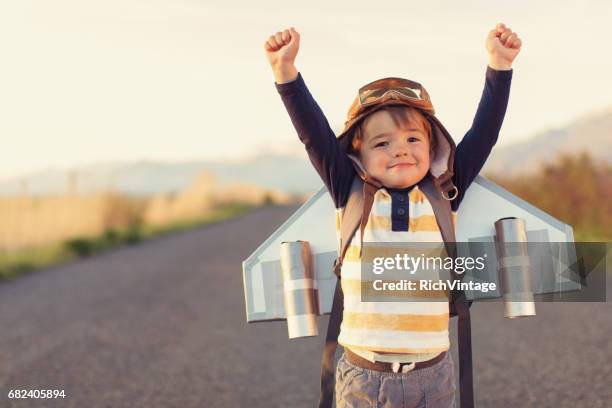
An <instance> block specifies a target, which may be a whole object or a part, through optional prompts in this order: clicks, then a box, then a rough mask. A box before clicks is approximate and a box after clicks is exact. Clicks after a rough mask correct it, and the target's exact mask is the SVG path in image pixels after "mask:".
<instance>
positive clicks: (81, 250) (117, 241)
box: [0, 204, 256, 281]
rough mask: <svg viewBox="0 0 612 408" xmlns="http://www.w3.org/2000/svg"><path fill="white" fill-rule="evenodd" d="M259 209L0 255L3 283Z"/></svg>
mask: <svg viewBox="0 0 612 408" xmlns="http://www.w3.org/2000/svg"><path fill="white" fill-rule="evenodd" d="M254 208H256V206H252V205H244V204H232V205H226V206H223V207H220V208H217V209H215V210H214V211H213V213H212V214H210V215H208V216H206V217H202V218H198V219H195V220H190V221H186V222H180V223H174V224H171V225H167V226H164V227H151V226H143V225H132V226H131V227H129V228H126V229H124V230H113V229H109V230H107V231H105V232H104V233H103V234H102V235H100V236H97V237H80V238H74V239H70V240H68V241H64V242H59V243H55V244H51V245H46V246H43V247H37V248H28V249H23V250H19V251H10V252H7V251H0V281H2V280H8V279H13V278H16V277H17V276H19V275H22V274H24V273H27V272H32V271H35V270H38V269H43V268H47V267H50V266H53V265H58V264H62V263H65V262H68V261H71V260H74V259H77V258H84V257H88V256H91V255H94V254H96V253H100V252H102V251H105V250H108V249H110V248H114V247H117V246H120V245H134V244H137V243H139V242H141V241H144V240H147V239H150V238H153V237H157V236H160V235H166V234H171V233H175V232H179V231H185V230H189V229H193V228H197V227H202V226H205V225H208V224H213V223H217V222H221V221H224V220H227V219H230V218H234V217H237V216H239V215H242V214H245V213H247V212H249V211H251V210H253V209H254Z"/></svg>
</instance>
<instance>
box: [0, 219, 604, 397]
mask: <svg viewBox="0 0 612 408" xmlns="http://www.w3.org/2000/svg"><path fill="white" fill-rule="evenodd" d="M295 208H296V207H268V208H264V209H261V210H257V211H256V212H254V213H251V214H248V215H246V216H243V217H240V218H237V219H234V220H231V221H227V222H224V223H222V224H217V225H212V226H208V227H205V228H201V229H198V230H194V231H189V232H183V233H178V234H175V235H172V236H167V237H161V238H157V239H154V240H151V241H148V242H145V243H142V244H140V245H136V246H131V247H124V248H119V249H116V250H113V251H109V252H107V253H104V254H101V255H98V256H95V257H93V258H90V259H85V260H79V261H76V262H73V263H71V264H68V265H64V266H61V267H55V268H50V269H48V270H45V271H41V272H38V273H33V274H29V275H26V276H23V277H21V278H19V279H17V280H15V281H12V282H6V283H0V391H2V395H0V407H79V408H81V407H88V408H96V407H181V408H187V407H254V408H258V407H313V406H315V405H316V402H317V400H318V387H319V369H320V367H319V364H320V356H321V350H322V345H323V340H324V339H323V335H320V336H318V337H316V338H308V339H301V340H292V341H289V340H288V339H287V331H286V326H285V324H284V323H279V322H270V323H257V324H247V323H245V311H244V300H243V288H242V272H241V262H242V260H243V259H245V258H246V257H247V256H248V255H249V254H250V253H251V252H252V251H253V250H254V249H255V248H256V247H257V245H258V244H259V243H260V242H261V241H262V240H263V239H264V238H265V237H267V236H268V235H269V234H270V233H271V232H272V231H274V229H276V227H277V226H278V225H279V224H280V223H281V222H282V221H283V220H285V219H286V218H287V217H288V216H289V215H290V214H291V213H292V212H293V211H294V210H295ZM611 280H612V279H609V280H608V290H610V287H611V285H610V281H611ZM472 311H473V333H474V335H473V345H474V354H475V384H476V385H475V388H476V399H477V403H478V406H482V407H604V406H608V407H609V406H612V392H611V390H612V368H611V365H610V364H609V362H608V360H609V359H610V357H612V305H611V304H610V303H605V304H604V303H592V304H582V303H581V304H578V303H573V304H543V303H539V304H538V305H537V313H538V315H537V316H536V317H534V318H529V319H524V320H518V321H508V320H506V319H504V318H503V313H502V309H501V304H498V303H486V304H485V303H480V304H477V305H475V306H474V307H472ZM319 323H320V326H319V328H320V332H321V333H324V332H325V328H326V325H327V317H324V318H321V319H320V322H319ZM453 326H454V321H453ZM453 330H454V327H453ZM453 333H454V331H453ZM454 357H456V353H455V354H454ZM15 388H18V389H63V390H65V392H66V398H65V399H57V400H40V399H39V400H10V401H9V400H8V399H7V398H6V394H7V392H8V390H9V389H15Z"/></svg>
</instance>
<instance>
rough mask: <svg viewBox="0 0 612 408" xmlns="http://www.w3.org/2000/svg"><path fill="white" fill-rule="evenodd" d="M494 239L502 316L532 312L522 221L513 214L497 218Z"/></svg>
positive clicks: (511, 317) (525, 233) (527, 257)
mask: <svg viewBox="0 0 612 408" xmlns="http://www.w3.org/2000/svg"><path fill="white" fill-rule="evenodd" d="M495 243H496V249H497V262H498V273H499V281H500V283H501V290H502V299H503V301H504V316H505V317H507V318H509V319H514V318H517V317H523V316H535V314H536V312H535V302H534V298H533V290H532V288H531V267H530V261H529V250H528V247H527V245H528V244H527V230H526V228H525V221H524V220H523V219H520V218H516V217H506V218H501V219H499V220H497V221H496V222H495Z"/></svg>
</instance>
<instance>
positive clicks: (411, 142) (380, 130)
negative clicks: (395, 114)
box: [359, 110, 430, 188]
mask: <svg viewBox="0 0 612 408" xmlns="http://www.w3.org/2000/svg"><path fill="white" fill-rule="evenodd" d="M415 119H416V118H415ZM422 119H423V120H426V119H425V118H422ZM362 130H363V143H362V145H361V148H360V150H359V155H360V159H361V162H362V164H363V166H364V168H365V170H366V172H367V173H368V174H369V175H370V176H372V177H374V178H376V179H377V180H379V181H380V182H381V183H382V184H383V186H385V187H389V188H407V187H410V186H413V185H415V184H416V183H418V182H419V181H421V180H422V179H423V177H425V175H426V174H427V172H428V171H429V160H430V159H429V146H430V143H429V135H428V133H427V131H426V130H425V127H424V126H423V123H422V121H421V120H412V118H411V120H410V121H409V122H408V123H406V126H403V127H401V128H400V127H398V126H397V125H396V124H395V122H394V120H393V118H392V117H391V115H390V114H389V112H387V111H385V110H379V111H377V112H374V113H373V114H371V115H370V116H368V117H367V118H366V119H365V121H364V123H363V125H362Z"/></svg>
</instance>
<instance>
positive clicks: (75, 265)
mask: <svg viewBox="0 0 612 408" xmlns="http://www.w3.org/2000/svg"><path fill="white" fill-rule="evenodd" d="M610 15H612V3H610V2H608V1H604V0H601V1H594V0H593V1H581V2H575V1H565V0H563V1H552V0H546V1H539V2H532V1H527V0H518V1H511V2H497V1H493V2H492V1H462V2H450V1H430V2H426V3H423V2H397V3H393V4H385V6H384V7H382V6H381V7H374V6H373V4H372V2H365V1H363V2H362V1H351V2H341V1H339V2H328V1H320V0H313V1H308V2H294V3H287V2H270V1H258V2H247V1H244V0H242V1H223V2H220V1H214V0H213V1H202V0H172V1H170V0H149V1H144V0H106V1H82V0H80V1H77V0H57V1H53V2H48V1H43V0H20V1H18V2H7V1H4V2H1V3H0V38H2V41H0V55H1V58H2V63H1V64H0V90H1V91H0V138H1V140H2V149H0V330H2V334H0V390H2V388H3V387H4V388H5V389H8V388H9V387H21V388H23V387H25V386H29V387H30V388H40V387H41V386H43V385H47V386H48V387H51V388H61V387H66V388H67V389H69V390H70V395H71V396H72V399H70V401H71V402H70V404H74V405H70V404H69V403H68V402H67V401H64V403H65V404H64V405H61V406H91V407H93V406H131V407H136V406H146V407H151V406H164V407H165V406H181V407H187V406H243V405H244V406H246V405H249V406H253V407H255V406H312V405H314V402H313V401H314V400H315V399H316V396H317V395H318V392H317V386H318V385H317V381H318V378H317V375H318V369H319V367H318V354H317V358H314V359H313V358H312V353H320V350H321V340H322V338H321V336H319V338H318V339H312V340H308V341H305V342H302V343H288V342H287V338H286V329H285V326H284V325H282V326H281V325H272V324H269V325H267V324H259V325H255V326H256V327H252V326H250V327H249V328H248V329H247V327H246V323H244V305H243V304H242V303H241V302H242V292H241V291H242V280H241V279H242V278H241V265H240V263H241V261H242V260H243V259H245V258H246V256H248V255H249V254H250V253H252V252H253V251H254V250H255V248H256V247H257V246H258V245H259V244H260V243H261V242H262V241H263V240H264V239H265V238H266V237H267V236H268V235H269V234H270V233H271V232H272V231H274V229H275V228H277V227H278V226H279V225H280V224H281V223H282V222H283V221H284V220H285V219H286V218H287V217H288V216H289V215H290V214H291V213H292V212H293V211H295V209H296V208H297V206H298V205H299V204H300V203H303V202H304V201H305V200H306V199H307V198H308V197H309V196H310V195H311V194H312V193H313V192H314V191H316V190H317V189H318V188H319V187H320V186H321V182H320V180H319V178H318V176H317V175H316V173H315V172H314V170H313V169H312V166H311V164H310V162H309V160H308V158H307V156H306V154H305V152H304V148H303V146H302V145H301V143H300V142H299V140H298V139H297V137H296V134H295V131H294V129H293V127H292V124H291V122H290V120H289V117H288V115H287V113H286V111H285V109H284V107H283V105H282V103H281V100H280V97H279V95H278V94H277V92H276V89H275V87H274V80H273V76H272V74H271V72H270V69H269V67H268V65H267V60H266V58H265V55H264V51H263V44H264V41H265V40H266V39H267V38H268V36H269V35H271V34H273V33H275V32H276V31H278V30H280V29H283V28H287V27H289V26H294V27H295V28H296V29H297V30H298V31H299V32H300V33H301V38H302V40H301V47H300V53H299V56H298V59H297V66H298V69H299V70H300V72H301V73H302V75H303V77H304V79H305V81H306V84H307V85H308V87H309V89H310V91H311V92H312V94H313V95H314V97H315V99H316V100H317V102H318V103H319V105H320V106H321V108H322V109H323V111H324V112H325V114H326V116H327V118H328V121H329V123H330V125H331V127H332V128H333V129H334V131H336V132H338V131H339V130H340V129H342V126H343V123H344V119H345V115H346V112H347V110H348V107H349V105H350V103H351V101H352V99H353V97H354V95H355V93H356V91H357V89H358V88H359V87H360V86H361V85H363V84H365V83H367V82H370V81H372V80H374V79H378V78H381V77H386V76H400V77H406V78H410V79H414V80H417V81H419V82H421V83H423V84H424V85H425V86H426V87H427V89H428V91H429V93H430V95H431V96H432V100H433V102H434V105H435V107H436V111H437V116H438V117H439V118H440V120H441V121H442V123H444V124H445V126H446V127H447V128H448V129H449V131H450V132H451V134H452V135H453V137H454V139H455V141H456V142H457V143H458V142H460V140H461V138H462V137H463V135H464V134H465V132H466V131H467V130H468V129H469V127H470V125H471V122H472V119H473V117H474V114H475V112H476V107H477V104H478V101H479V99H480V95H481V92H482V89H483V85H484V74H485V69H486V63H487V55H486V51H485V47H484V42H485V37H486V35H487V32H488V31H489V30H490V29H492V28H493V27H494V26H495V24H496V23H498V22H504V23H506V24H507V25H508V26H509V27H510V28H512V29H513V30H514V31H516V32H517V33H518V34H519V36H520V37H521V38H522V40H523V44H524V45H523V49H522V51H521V53H520V55H519V56H518V58H517V60H516V62H515V64H514V74H513V81H512V88H511V96H510V102H509V105H508V110H507V114H506V117H505V120H504V125H503V128H502V130H501V134H500V137H499V141H498V144H497V146H496V147H495V149H494V151H493V154H492V155H491V157H490V158H489V160H488V162H487V164H486V165H485V168H484V169H483V171H482V173H481V174H483V175H484V176H486V177H489V178H491V179H492V180H494V181H495V182H496V183H498V184H500V185H501V186H502V187H504V188H506V189H507V190H509V191H510V192H512V193H514V194H516V195H518V196H519V197H521V198H523V199H525V200H527V201H529V202H530V203H532V204H533V205H535V206H536V207H539V208H540V209H542V210H544V211H546V212H548V213H549V214H551V215H552V216H554V217H556V218H558V219H560V220H562V221H563V222H566V223H568V224H570V225H572V226H573V228H574V235H575V237H576V240H580V241H610V240H611V239H612V155H611V154H610V152H611V151H612V86H611V83H610V72H612V54H611V53H610V52H608V50H609V41H608V38H609V32H608V31H609V30H608V29H607V27H609V16H610ZM93 255H96V256H93ZM32 271H41V273H37V274H30V273H27V272H32ZM42 272H44V273H42ZM17 278H18V279H17ZM229 293H232V294H233V295H232V296H228V294H229ZM554 306H555V307H563V305H560V306H558V305H554ZM593 307H599V306H593ZM601 307H606V305H604V306H601ZM601 307H600V309H596V310H595V309H593V308H586V307H584V308H582V309H581V308H579V307H574V305H571V308H570V307H569V306H567V307H566V308H565V309H564V312H563V313H565V314H559V313H558V311H559V310H560V309H559V308H555V309H553V308H550V310H548V312H546V311H545V309H544V307H542V311H543V313H542V316H546V317H544V318H542V320H535V319H534V320H532V321H531V323H529V322H527V323H516V325H521V324H522V325H523V326H522V327H524V328H525V330H526V331H517V330H516V327H519V326H513V327H515V331H512V330H511V329H508V326H507V325H506V324H505V323H500V322H498V323H499V325H498V326H496V328H495V329H494V330H493V332H494V333H495V336H491V334H490V333H491V332H492V330H491V328H490V327H489V326H485V325H484V324H482V325H480V326H479V324H480V323H475V326H474V330H475V332H477V333H479V334H480V337H478V336H476V337H475V339H476V340H475V342H476V343H478V342H479V341H480V342H481V344H480V345H481V346H482V347H483V348H485V345H484V343H485V341H483V340H478V339H487V341H490V343H491V345H490V347H489V348H488V349H487V350H488V351H487V353H488V354H478V355H479V356H480V355H485V356H486V357H477V359H480V360H478V361H477V366H478V364H480V367H481V368H482V367H485V366H487V367H488V365H487V364H489V363H490V362H491V361H497V363H499V364H498V365H496V367H498V366H500V364H505V363H507V362H508V361H509V359H512V356H516V355H519V354H520V355H523V356H525V355H526V354H525V353H527V352H532V351H533V350H536V351H534V352H533V356H534V358H535V359H536V360H537V357H540V358H541V362H542V365H540V366H538V370H539V371H537V376H538V378H539V381H542V384H544V388H542V389H541V391H542V393H541V394H538V391H534V390H533V388H531V387H530V380H529V376H524V375H523V373H524V372H527V371H531V370H532V366H531V365H530V364H531V363H530V361H536V360H528V359H523V360H521V363H520V364H523V363H524V364H525V366H521V367H522V368H521V370H522V371H520V372H518V373H517V372H516V371H511V370H510V371H508V372H507V377H506V378H505V380H504V381H505V382H502V381H501V380H500V379H499V378H500V377H499V372H498V371H486V370H485V371H479V372H481V374H480V375H481V377H480V378H481V380H482V381H483V384H484V382H486V381H488V382H487V385H486V387H485V386H481V387H480V388H479V390H480V391H479V392H478V398H480V402H481V404H479V405H481V406H513V405H515V406H525V404H526V405H528V406H553V405H554V406H581V405H580V404H579V403H577V402H576V401H582V402H584V403H586V404H587V405H582V406H605V403H604V402H602V401H610V399H609V398H607V396H606V395H608V396H609V390H608V391H606V390H607V389H608V387H606V386H605V383H606V381H605V379H606V378H610V377H609V376H610V375H612V373H611V372H610V369H609V368H608V367H607V366H606V367H603V366H600V365H598V361H599V360H598V359H597V358H596V356H597V355H598V354H601V353H603V354H604V355H606V353H607V355H609V353H610V352H612V350H610V344H612V343H611V342H609V335H610V327H609V320H605V319H606V318H607V319H609V310H608V309H605V310H604V309H602V308H601ZM483 313H490V315H489V314H488V315H487V316H486V318H485V319H481V320H477V319H475V320H474V321H475V322H477V321H479V322H485V321H486V322H490V321H491V320H494V319H495V318H497V317H499V318H500V319H501V312H499V313H498V312H497V311H490V309H487V310H486V311H484V312H483ZM538 313H540V311H538ZM546 313H548V315H547V314H546ZM501 320H503V319H501ZM536 322H537V323H536ZM587 322H589V323H588V325H587ZM606 322H607V323H606ZM530 325H531V326H530ZM321 327H322V329H321V330H322V331H323V327H324V322H322V323H321ZM6 328H10V330H7V329H6ZM504 330H506V331H504ZM526 333H528V334H529V336H531V337H529V342H530V343H529V344H530V345H532V346H533V348H532V349H530V350H526V349H525V348H524V347H525V346H524V342H523V341H524V339H525V338H526V337H525V336H526V335H527V334H526ZM561 333H562V334H563V335H561ZM568 333H573V334H572V335H571V336H574V337H572V338H571V339H569V340H568V337H567V336H570V334H568ZM581 333H589V335H588V336H582V335H581ZM564 336H566V337H564ZM509 338H513V339H514V340H516V341H515V342H510V341H508V339H509ZM585 338H586V339H587V340H586V344H584V343H583V342H584V341H585ZM576 343H580V348H579V350H581V351H582V353H583V354H580V353H579V352H577V351H576V349H575V348H573V347H572V345H575V344H576ZM499 344H504V345H505V346H504V347H505V350H504V351H505V354H503V353H502V354H500V353H499V349H498V348H497V346H496V345H499ZM272 350H274V353H272ZM594 350H597V353H592V351H594ZM308 353H310V354H308ZM547 353H550V354H547ZM577 353H578V354H577ZM529 355H531V354H529ZM500 356H501V357H500ZM504 356H506V357H504ZM508 356H510V357H508ZM559 356H564V357H562V358H559ZM502 357H503V358H502ZM225 358H230V359H231V358H235V359H236V361H235V363H232V364H228V363H227V361H226V360H225ZM500 358H501V361H500V360H499V359H500ZM558 358H559V359H558ZM483 359H486V360H483ZM496 359H498V360H496ZM576 359H578V360H579V362H577V360H576ZM588 361H590V363H591V367H598V368H597V369H593V371H590V373H591V374H592V375H589V376H587V375H584V371H582V370H583V368H582V367H583V366H582V365H581V364H586V363H585V362H588ZM245 362H247V363H245ZM281 366H282V367H285V370H284V371H283V370H279V369H278V367H281ZM211 367H212V368H214V370H210V368H211ZM560 367H561V368H562V369H559V368H560ZM253 370H258V371H257V372H261V373H262V376H263V377H262V378H267V379H270V380H271V381H268V382H267V383H266V386H262V385H261V384H262V381H263V380H262V381H260V382H258V381H255V382H253V378H252V373H253ZM547 370H548V371H547ZM598 370H599V371H598ZM142 373H146V376H143V375H142ZM534 373H536V372H534ZM559 373H563V378H561V377H562V375H561V374H559ZM213 374H214V375H213ZM534 375H535V374H534ZM125 376H127V377H129V381H128V380H125V378H124V377H125ZM135 378H139V381H134V382H132V380H133V379H135ZM231 378H238V379H239V380H240V381H241V384H251V385H250V386H248V387H246V388H244V389H242V390H241V391H237V390H236V387H234V386H233V385H232V384H233V383H232V381H231ZM305 378H308V379H309V380H308V381H305ZM564 378H565V379H567V378H569V379H570V380H568V381H571V384H572V385H576V384H577V382H578V383H580V382H581V381H583V380H584V381H586V383H584V384H582V383H580V388H581V389H582V390H584V389H592V390H594V391H593V393H592V394H588V395H591V396H592V395H595V397H593V398H592V399H589V398H590V397H589V396H588V395H585V394H583V393H575V392H573V391H572V387H571V386H568V384H569V383H568V382H565V383H564V382H563V380H564ZM588 378H599V379H604V380H602V382H601V384H600V383H599V382H597V383H596V384H594V383H592V382H588V381H589V380H588ZM546 381H548V382H546ZM126 384H130V385H129V386H128V385H126ZM506 385H507V386H506ZM495 387H497V388H495ZM483 390H496V391H495V392H492V393H488V392H486V391H483ZM547 393H548V394H547ZM606 393H608V394H606ZM551 394H554V396H555V397H554V401H556V402H555V404H553V405H548V404H546V403H545V402H546V401H550V400H549V399H548V396H550V395H551ZM517 395H520V396H525V397H526V398H531V399H530V400H529V401H530V402H528V403H525V401H523V402H520V398H518V397H517ZM272 396H274V398H273V401H275V402H274V403H272V402H270V401H271V398H272ZM309 398H310V399H309ZM610 398H612V396H610ZM311 400H312V401H311ZM127 401H129V403H128V402H127ZM202 401H204V402H205V403H204V405H202V403H203V402H202ZM500 401H501V402H500ZM587 401H588V403H587ZM31 402H32V404H33V405H32V406H41V405H36V404H35V402H33V401H31ZM311 402H312V403H311ZM564 403H566V404H567V405H563V404H564ZM0 405H2V406H4V405H3V401H2V400H1V399H0ZM9 406H10V405H9ZM19 406H25V405H19ZM45 406H48V405H45ZM58 406H60V405H58Z"/></svg>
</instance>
